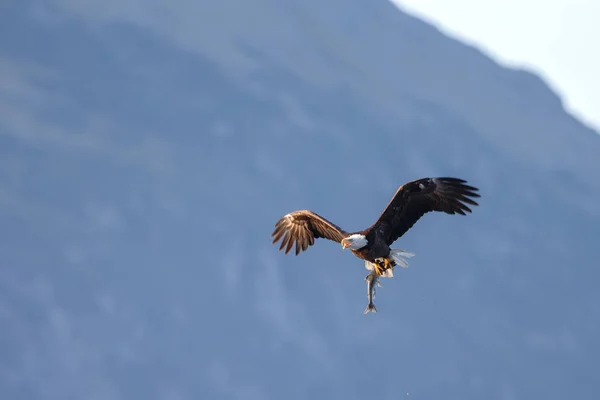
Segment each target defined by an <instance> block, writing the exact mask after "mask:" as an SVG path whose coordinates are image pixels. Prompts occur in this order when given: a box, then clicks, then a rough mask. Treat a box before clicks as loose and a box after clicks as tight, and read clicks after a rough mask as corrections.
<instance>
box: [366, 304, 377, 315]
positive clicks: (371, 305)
mask: <svg viewBox="0 0 600 400" xmlns="http://www.w3.org/2000/svg"><path fill="white" fill-rule="evenodd" d="M370 312H377V308H376V307H375V304H373V303H369V305H368V306H367V308H365V314H367V313H370Z"/></svg>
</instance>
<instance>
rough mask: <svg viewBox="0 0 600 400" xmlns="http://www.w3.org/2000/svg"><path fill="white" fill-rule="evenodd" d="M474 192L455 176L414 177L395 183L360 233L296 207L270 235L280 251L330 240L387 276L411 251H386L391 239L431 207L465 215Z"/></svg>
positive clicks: (301, 247)
mask: <svg viewBox="0 0 600 400" xmlns="http://www.w3.org/2000/svg"><path fill="white" fill-rule="evenodd" d="M478 190H479V189H478V188H475V187H473V186H469V185H467V184H466V181H465V180H463V179H458V178H441V177H440V178H422V179H417V180H415V181H412V182H408V183H406V184H404V185H402V186H400V187H399V188H398V190H397V191H396V193H395V194H394V197H392V199H391V200H390V202H389V203H388V205H387V207H386V208H385V209H384V210H383V212H382V213H381V215H380V216H379V218H378V219H377V221H375V223H374V224H373V225H371V226H370V227H368V228H367V229H364V230H362V231H358V232H346V231H345V230H343V229H342V228H340V227H339V226H337V225H335V224H333V223H332V222H330V221H328V220H326V219H325V218H323V217H321V216H320V215H318V214H316V213H314V212H312V211H310V210H298V211H294V212H291V213H289V214H286V215H284V216H283V217H281V218H280V219H279V220H278V221H277V223H276V224H275V230H274V231H273V233H272V234H271V237H272V238H273V243H276V242H277V241H279V240H281V246H279V250H282V249H283V248H284V247H285V254H287V253H288V252H289V251H290V250H291V249H292V247H293V246H294V244H295V245H296V255H298V254H300V252H301V251H305V250H306V249H308V247H309V246H312V245H313V244H314V243H315V239H318V238H325V239H329V240H333V241H335V242H337V243H341V245H342V248H343V249H350V250H351V251H352V253H353V254H354V255H355V256H356V257H358V258H361V259H363V260H365V266H366V263H372V264H373V265H374V267H375V270H376V272H377V273H378V274H379V275H384V274H385V276H389V275H387V274H386V271H387V270H388V269H390V268H393V267H394V266H396V265H397V264H401V265H402V266H407V264H406V261H405V260H403V259H402V256H403V255H412V254H411V253H408V252H405V251H404V250H398V249H390V245H391V244H392V243H394V242H395V241H396V240H397V239H398V238H399V237H400V236H402V235H404V234H405V233H406V231H408V230H409V229H410V228H411V227H412V226H413V225H414V224H415V222H417V221H418V220H419V219H420V218H421V217H422V216H423V215H424V214H426V213H428V212H430V211H441V212H444V213H446V214H457V213H458V214H461V215H466V214H465V212H468V213H470V212H471V209H470V208H469V207H468V206H467V204H470V205H473V206H477V205H478V204H477V203H476V202H475V201H474V200H472V198H476V197H480V196H479V194H478V193H476V192H477V191H478ZM390 272H391V271H390Z"/></svg>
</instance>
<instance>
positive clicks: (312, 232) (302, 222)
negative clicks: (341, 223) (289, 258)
mask: <svg viewBox="0 0 600 400" xmlns="http://www.w3.org/2000/svg"><path fill="white" fill-rule="evenodd" d="M271 236H272V237H273V243H275V242H277V241H278V240H279V239H281V238H282V237H283V239H282V240H281V246H280V247H279V250H281V249H283V248H284V247H286V246H287V247H286V249H285V254H287V253H288V252H289V251H290V250H291V248H292V246H293V245H294V243H295V244H296V255H298V254H299V253H300V251H304V250H306V249H307V248H308V246H312V245H313V244H314V243H315V239H318V238H325V239H329V240H333V241H335V242H337V243H340V242H341V241H342V239H343V238H344V237H346V236H347V234H346V232H345V231H344V230H342V229H341V228H339V227H338V226H336V225H334V224H332V223H331V222H329V221H327V220H326V219H325V218H323V217H321V216H320V215H317V214H315V213H314V212H312V211H309V210H298V211H294V212H292V213H289V214H287V215H284V216H283V217H281V219H279V221H277V223H276V224H275V230H274V231H273V233H272V234H271Z"/></svg>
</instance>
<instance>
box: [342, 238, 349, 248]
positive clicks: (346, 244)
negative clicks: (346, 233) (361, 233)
mask: <svg viewBox="0 0 600 400" xmlns="http://www.w3.org/2000/svg"><path fill="white" fill-rule="evenodd" d="M348 246H350V243H348V242H347V241H346V239H342V248H344V249H345V248H346V247H348Z"/></svg>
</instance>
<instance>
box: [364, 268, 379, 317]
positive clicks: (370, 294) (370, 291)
mask: <svg viewBox="0 0 600 400" xmlns="http://www.w3.org/2000/svg"><path fill="white" fill-rule="evenodd" d="M365 281H367V298H368V299H369V304H368V305H367V308H365V314H367V313H369V312H377V308H376V307H375V304H374V303H373V299H374V298H375V292H376V287H377V286H381V283H379V274H377V271H375V269H373V270H372V271H371V273H370V274H369V275H367V276H366V277H365Z"/></svg>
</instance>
